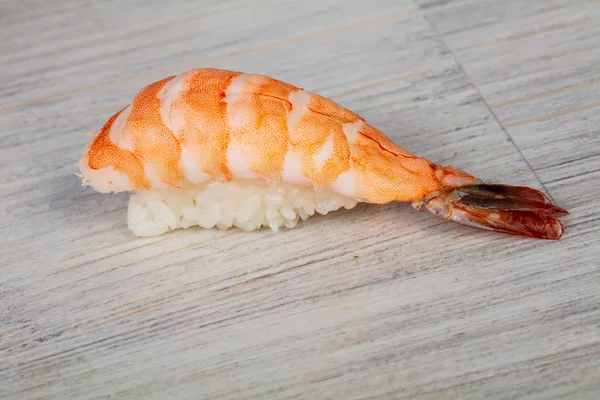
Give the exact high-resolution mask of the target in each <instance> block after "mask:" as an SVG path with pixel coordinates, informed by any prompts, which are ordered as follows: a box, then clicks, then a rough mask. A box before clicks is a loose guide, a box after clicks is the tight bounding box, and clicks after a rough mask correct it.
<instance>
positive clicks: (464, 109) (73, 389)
mask: <svg viewBox="0 0 600 400" xmlns="http://www.w3.org/2000/svg"><path fill="white" fill-rule="evenodd" d="M599 18H600V4H599V2H598V1H584V0H531V1H526V2H524V1H521V0H504V1H493V0H445V1H439V0H415V1H411V0H378V1H371V2H366V1H358V0H356V1H304V2H295V1H258V0H248V1H228V2H223V1H214V0H213V1H202V2H193V1H173V2H170V3H169V5H167V3H166V2H164V1H126V2H125V1H116V0H113V1H111V0H109V1H102V2H99V1H89V0H85V1H74V0H64V1H62V0H61V1H59V0H48V1H44V2H39V1H32V0H20V1H15V0H2V1H0V55H1V57H0V217H1V219H0V234H1V239H0V240H1V241H0V246H1V247H0V250H1V255H0V300H1V301H0V304H1V305H0V398H2V399H106V398H124V399H167V398H168V399H172V398H173V399H199V398H202V399H209V398H210V399H213V398H214V399H217V398H218V399H241V398H245V399H265V398H278V399H291V398H307V399H320V398H329V399H366V398H377V399H388V398H395V399H396V398H416V399H441V398H443V399H446V398H476V399H481V398H502V399H505V398H506V399H507V398H518V399H550V398H552V399H555V398H569V399H597V398H599V397H600V268H599V266H600V265H599V264H600V239H599V236H598V229H599V227H600V224H599V219H598V210H599V209H600V196H599V195H600V129H599V126H600V117H599V116H598V115H599V114H598V110H599V109H600V108H599V107H600V85H599V84H598V83H599V82H600V75H599V72H598V65H600V64H599V63H600V47H599V41H598V38H599V33H600V32H599V27H600V24H598V21H599ZM207 66H210V67H221V68H229V69H236V70H243V71H247V72H256V73H262V74H267V75H271V76H273V77H276V78H279V79H283V80H286V81H289V82H290V83H293V84H295V85H298V86H301V87H304V88H306V89H308V90H311V91H314V92H318V93H320V94H323V95H325V96H329V97H331V98H332V99H334V100H336V101H338V102H340V103H341V104H343V105H344V106H346V107H349V108H351V109H352V110H354V111H357V112H359V113H361V114H362V115H363V116H364V117H365V118H367V119H368V120H369V121H370V122H371V123H372V124H373V125H375V126H377V127H379V128H380V129H382V130H383V131H384V132H386V133H387V134H388V135H389V136H390V137H391V138H393V139H394V140H395V141H397V142H398V144H400V145H401V146H403V147H405V148H407V149H409V150H411V151H413V152H415V153H416V154H418V155H421V156H424V157H428V158H430V159H431V160H432V161H435V162H443V163H445V164H453V165H455V166H457V167H459V168H463V169H466V170H468V171H470V172H472V173H474V174H477V175H479V176H481V177H482V178H484V179H488V180H493V181H499V182H505V183H511V184H526V185H530V186H533V187H536V188H540V189H544V190H546V191H547V193H549V194H550V195H551V196H552V197H553V199H554V200H555V201H556V202H557V203H558V204H559V205H560V206H563V207H566V208H567V209H568V210H569V211H570V212H571V215H569V216H568V217H567V218H566V219H565V222H566V234H565V236H564V237H563V239H562V240H561V241H559V242H546V241H539V240H528V239H523V238H518V237H511V236H506V235H501V234H494V233H488V232H482V231H478V230H473V229H469V228H466V227H462V226H459V225H457V224H452V223H445V222H444V221H442V220H440V219H438V218H436V217H434V216H432V215H429V214H427V213H422V212H421V213H418V212H415V211H414V210H412V208H411V207H410V206H409V205H406V204H390V205H386V206H359V207H357V208H355V209H353V210H350V211H342V212H337V213H335V214H332V215H330V216H328V217H317V218H314V219H311V220H310V221H308V222H307V223H303V224H301V225H299V226H298V227H297V228H296V229H294V230H289V231H284V232H281V233H278V234H274V233H272V232H270V231H260V232H254V233H242V232H240V231H236V230H232V231H228V232H221V231H217V230H199V229H194V230H187V231H177V232H173V233H170V234H167V235H164V236H161V237H157V238H148V239H138V238H134V237H133V236H132V234H131V233H130V232H129V231H128V229H127V227H126V225H125V210H126V208H125V207H126V201H127V196H126V195H108V196H107V195H100V194H97V193H94V192H93V191H92V190H91V189H89V188H88V189H84V188H82V187H81V186H80V184H79V181H78V179H77V177H76V176H74V175H73V173H74V172H75V163H76V162H77V160H78V159H79V157H80V155H81V152H82V149H83V146H84V145H85V143H87V141H88V140H89V137H86V136H84V135H82V133H84V132H87V131H90V130H95V129H97V128H98V127H99V126H100V125H101V124H103V123H104V121H105V120H106V119H107V118H108V117H109V116H110V115H111V114H112V113H113V112H115V111H116V110H118V109H119V108H120V107H122V106H123V105H124V104H126V103H128V102H129V101H130V100H131V98H132V96H133V95H134V94H135V93H136V92H137V91H138V90H139V89H140V88H141V87H142V86H144V85H146V84H147V83H150V82H152V81H154V80H157V79H160V78H162V77H164V76H167V75H170V74H176V73H179V72H181V71H184V70H187V69H189V68H193V67H207Z"/></svg>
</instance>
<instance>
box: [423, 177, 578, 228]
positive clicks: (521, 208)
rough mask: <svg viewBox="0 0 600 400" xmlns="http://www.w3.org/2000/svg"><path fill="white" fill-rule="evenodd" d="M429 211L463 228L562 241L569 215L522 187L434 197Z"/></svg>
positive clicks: (483, 187) (482, 187)
mask: <svg viewBox="0 0 600 400" xmlns="http://www.w3.org/2000/svg"><path fill="white" fill-rule="evenodd" d="M425 207H426V208H427V209H428V210H429V211H431V212H432V213H434V214H436V215H438V216H440V217H442V218H444V219H448V220H452V221H454V222H457V223H459V224H463V225H467V226H471V227H474V228H479V229H486V230H491V231H496V232H503V233H508V234H512V235H521V236H528V237H534V238H540V239H549V240H558V239H560V238H561V236H562V234H563V232H564V227H563V224H562V222H561V221H560V220H559V218H558V217H560V216H563V215H566V214H568V212H567V211H566V210H564V209H562V208H560V207H557V206H555V205H554V204H552V201H551V200H550V199H549V198H548V197H546V195H544V194H543V193H542V192H540V191H538V190H535V189H532V188H529V187H522V186H507V185H493V184H479V185H470V186H463V187H459V188H456V189H451V190H448V191H444V192H441V193H436V194H431V195H429V196H428V198H427V199H426V200H425Z"/></svg>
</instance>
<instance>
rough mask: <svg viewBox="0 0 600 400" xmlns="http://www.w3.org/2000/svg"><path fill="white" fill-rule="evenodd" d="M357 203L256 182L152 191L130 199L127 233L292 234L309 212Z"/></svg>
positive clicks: (212, 183)
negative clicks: (283, 230)
mask: <svg viewBox="0 0 600 400" xmlns="http://www.w3.org/2000/svg"><path fill="white" fill-rule="evenodd" d="M356 204H357V200H356V199H354V198H352V197H348V196H344V195H341V194H338V193H335V192H333V191H330V190H315V189H313V188H310V187H300V186H294V185H289V184H283V183H269V182H266V181H264V180H261V179H247V180H235V181H231V182H227V183H223V182H216V181H210V182H206V183H202V184H198V185H195V186H193V187H190V188H187V189H184V190H177V189H152V190H145V191H140V192H137V193H135V194H133V195H132V196H131V198H130V199H129V207H128V211H127V220H128V221H127V222H128V225H129V228H130V229H131V230H132V231H133V232H134V233H135V234H136V235H137V236H155V235H160V234H162V233H165V232H167V231H169V230H172V229H178V228H189V227H192V226H201V227H203V228H213V227H217V228H219V229H229V228H231V227H238V228H240V229H243V230H244V231H252V230H256V229H260V228H261V227H269V228H271V229H272V230H273V231H278V230H279V229H280V228H283V227H287V228H293V227H295V226H296V224H297V223H298V221H299V220H300V219H302V220H303V221H304V220H307V219H308V218H310V217H311V216H312V215H314V214H315V212H317V213H319V214H323V215H325V214H327V213H328V212H330V211H335V210H337V209H339V208H341V207H344V208H347V209H351V208H353V207H354V206H356Z"/></svg>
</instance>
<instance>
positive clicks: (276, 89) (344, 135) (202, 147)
mask: <svg viewBox="0 0 600 400" xmlns="http://www.w3.org/2000/svg"><path fill="white" fill-rule="evenodd" d="M80 168H81V170H82V172H83V175H84V177H86V178H87V179H88V181H89V182H90V183H91V185H92V186H93V187H94V188H95V189H96V190H98V191H101V192H108V191H124V190H143V189H150V188H156V187H176V188H179V187H185V186H186V185H188V184H190V183H191V184H195V183H199V182H202V181H205V180H209V179H216V180H224V181H229V180H231V179H236V178H259V177H260V178H264V179H269V180H280V181H282V182H284V183H289V184H296V185H303V186H314V187H319V188H328V189H331V190H334V191H336V192H339V193H341V194H344V195H347V196H353V197H357V198H361V199H364V201H367V202H371V203H387V202H390V201H416V200H420V199H422V198H423V197H424V196H425V194H427V193H429V192H431V191H433V190H437V189H440V188H441V186H442V185H446V186H449V187H454V186H460V185H464V184H469V183H474V182H475V179H474V178H473V177H471V176H470V175H468V174H465V173H462V172H458V171H454V170H452V169H445V168H442V167H439V166H436V165H434V164H432V163H431V162H429V161H427V160H425V159H422V158H418V157H416V156H414V155H412V154H410V153H409V152H407V151H406V150H404V149H402V148H400V147H399V146H397V145H396V144H394V143H393V142H392V141H391V140H390V139H388V138H387V137H386V136H385V135H384V134H383V133H381V132H380V131H379V130H377V129H376V128H374V127H373V126H371V125H370V124H368V123H367V122H366V121H365V120H364V119H363V118H361V117H360V116H358V115H357V114H355V113H353V112H351V111H349V110H347V109H345V108H343V107H341V106H339V105H338V104H336V103H334V102H333V101H331V100H328V99H326V98H323V97H321V96H319V95H316V94H313V93H309V92H307V91H304V90H302V89H299V88H297V87H294V86H292V85H289V84H287V83H284V82H281V81H278V80H275V79H272V78H268V77H266V76H262V75H255V74H244V73H239V72H232V71H224V70H216V69H197V70H192V71H189V72H186V73H183V74H181V75H178V76H175V77H169V78H166V79H163V80H161V81H159V82H156V83H153V84H151V85H149V86H147V87H145V88H144V89H143V90H141V91H140V93H139V94H138V95H137V96H136V97H135V99H134V100H133V102H132V104H130V105H128V106H127V107H125V108H124V109H123V110H121V111H119V112H118V113H117V114H116V115H114V116H113V117H112V118H111V119H110V120H109V121H108V122H107V123H106V124H105V126H104V127H103V128H102V129H101V130H100V131H99V133H98V134H97V136H96V137H95V139H94V140H93V141H92V143H91V144H90V146H89V148H88V150H87V153H86V155H85V157H84V158H83V159H82V160H81V163H80Z"/></svg>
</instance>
